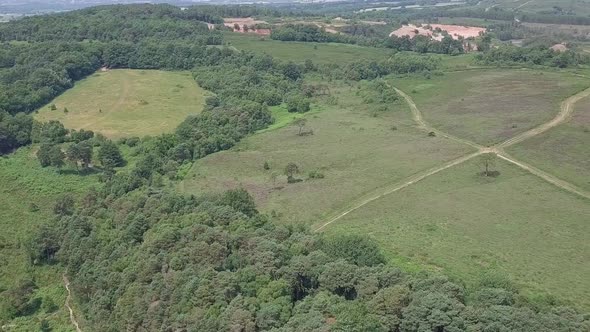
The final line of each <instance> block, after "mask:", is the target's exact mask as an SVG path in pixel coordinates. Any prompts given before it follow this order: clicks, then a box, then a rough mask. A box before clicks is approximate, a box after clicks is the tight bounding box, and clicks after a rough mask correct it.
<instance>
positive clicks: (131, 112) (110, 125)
mask: <svg viewBox="0 0 590 332" xmlns="http://www.w3.org/2000/svg"><path fill="white" fill-rule="evenodd" d="M206 95H207V92H205V91H204V90H203V89H201V88H200V87H199V86H198V85H197V84H196V82H195V81H194V79H193V78H192V76H191V74H190V73H189V72H167V71H158V70H123V69H117V70H110V71H107V72H97V73H95V74H93V75H91V76H90V77H88V78H86V79H84V80H82V81H80V82H77V83H76V85H75V86H74V87H73V88H72V89H69V90H67V91H66V92H64V93H63V94H62V95H60V96H59V97H57V98H55V100H53V101H52V102H50V103H49V104H48V105H47V106H45V107H43V108H42V109H41V110H39V114H37V115H36V117H35V118H36V119H37V120H39V121H48V120H59V121H61V122H62V123H63V124H64V125H65V126H66V127H67V128H72V129H86V130H93V131H96V132H100V133H102V134H104V135H105V136H107V137H110V138H119V137H131V136H146V135H158V134H161V133H165V132H172V131H173V130H174V129H175V128H176V126H177V125H178V124H179V123H180V122H182V121H183V120H184V119H185V118H186V117H187V116H188V115H191V114H195V113H199V112H200V111H201V110H202V108H203V105H204V101H205V96H206ZM52 104H55V105H56V106H57V110H54V111H52V110H50V108H49V105H52ZM64 108H67V109H68V113H65V112H64Z"/></svg>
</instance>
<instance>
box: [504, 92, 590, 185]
mask: <svg viewBox="0 0 590 332" xmlns="http://www.w3.org/2000/svg"><path fill="white" fill-rule="evenodd" d="M588 142H590V98H585V99H582V100H580V101H579V102H578V103H577V104H576V105H575V106H574V113H573V115H572V117H571V119H570V120H569V121H568V122H566V123H563V124H561V125H559V126H557V127H555V128H553V129H551V130H549V131H547V132H545V133H543V134H541V135H539V136H536V137H533V138H531V139H528V140H526V141H524V142H522V143H520V144H517V145H515V146H512V147H510V148H509V149H508V151H509V152H510V153H511V154H512V155H513V156H515V157H517V158H519V159H522V160H524V161H526V162H528V163H529V164H532V165H535V166H536V167H538V168H540V169H542V170H544V171H546V172H548V173H551V174H553V175H554V176H556V177H558V178H561V179H563V180H566V181H568V182H571V183H572V184H574V185H576V186H578V187H580V188H582V189H586V190H588V191H590V149H589V148H588Z"/></svg>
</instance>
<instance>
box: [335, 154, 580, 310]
mask: <svg viewBox="0 0 590 332" xmlns="http://www.w3.org/2000/svg"><path fill="white" fill-rule="evenodd" d="M497 170H499V171H500V172H501V175H500V176H499V177H498V178H495V179H486V178H482V177H480V176H478V175H476V173H477V172H478V171H479V166H478V164H477V161H476V160H475V161H470V162H468V163H465V164H462V165H459V166H456V167H454V168H451V169H448V170H446V171H443V172H442V173H440V174H438V175H436V176H432V177H430V178H427V179H425V180H424V181H422V182H420V183H417V184H415V185H413V186H410V187H408V188H406V189H404V190H402V191H400V192H397V193H394V194H391V195H389V196H385V197H383V198H381V199H379V200H377V201H374V202H372V203H370V204H367V205H366V206H364V207H363V208H361V209H359V210H357V211H354V212H352V213H350V214H349V215H347V216H345V217H344V218H343V219H341V220H339V221H337V222H336V223H334V224H332V225H330V226H329V227H328V228H326V232H328V233H357V234H369V235H371V236H372V237H374V238H375V239H376V240H377V241H378V242H379V243H381V245H382V246H383V248H384V249H385V250H386V252H387V253H388V254H389V255H390V257H391V258H392V259H394V260H398V261H402V262H403V261H404V260H405V261H407V262H409V263H408V265H409V266H411V267H415V266H417V265H418V266H430V267H431V268H432V269H435V270H440V269H442V270H444V272H445V273H448V274H451V275H454V276H457V277H459V278H460V279H461V280H464V281H465V282H467V283H468V284H473V283H475V282H477V280H478V278H479V276H480V275H481V274H482V273H483V272H484V271H488V270H490V269H492V270H498V271H502V272H505V273H507V274H508V275H509V276H510V277H511V278H512V279H513V280H514V281H515V282H516V283H517V284H519V285H521V286H523V288H524V290H525V294H527V295H529V296H531V297H532V298H535V296H540V295H541V294H546V293H548V294H552V295H554V296H557V297H558V298H561V299H568V300H571V301H572V303H574V304H576V305H581V306H584V307H586V308H588V307H590V301H589V299H590V279H588V278H586V276H588V275H589V274H590V265H588V264H586V263H585V262H587V261H588V260H589V259H590V243H589V242H588V241H587V236H586V235H587V234H588V232H589V231H590V224H588V220H587V216H588V215H590V204H588V201H587V200H584V199H581V198H578V197H577V196H574V195H571V194H569V193H566V192H563V191H560V190H559V189H557V188H555V187H554V186H552V185H550V184H548V183H546V182H544V181H542V180H541V179H538V178H536V177H535V176H533V175H531V174H529V173H526V172H525V171H522V170H520V169H518V168H515V167H514V166H512V165H509V164H506V163H503V162H499V161H498V163H497Z"/></svg>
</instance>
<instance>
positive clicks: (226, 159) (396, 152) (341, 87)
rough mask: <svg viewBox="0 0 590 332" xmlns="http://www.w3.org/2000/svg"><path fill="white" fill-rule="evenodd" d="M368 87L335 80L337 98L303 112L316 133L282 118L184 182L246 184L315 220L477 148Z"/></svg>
mask: <svg viewBox="0 0 590 332" xmlns="http://www.w3.org/2000/svg"><path fill="white" fill-rule="evenodd" d="M370 89H371V86H370V85H367V86H365V85H363V84H360V85H357V84H353V85H352V86H349V85H346V84H344V83H341V82H335V83H333V85H332V86H331V87H330V90H331V91H332V97H333V98H332V97H321V98H318V99H316V100H315V104H314V106H313V110H312V112H311V113H308V114H305V119H307V124H306V125H305V127H304V128H303V129H302V131H303V132H310V131H312V130H313V134H311V133H310V134H307V135H304V136H299V135H298V133H299V128H298V127H297V126H294V125H288V126H284V125H283V126H282V128H280V129H276V130H267V131H265V132H263V133H259V134H256V135H254V136H252V137H249V138H246V139H245V140H243V141H242V142H240V143H239V144H238V145H237V146H236V147H234V148H233V149H231V150H229V151H223V152H219V153H215V154H213V155H210V156H207V157H205V158H203V159H201V160H198V161H197V162H196V163H195V164H194V166H193V168H192V170H191V171H190V172H189V174H188V175H187V176H186V177H185V179H184V181H183V182H182V183H181V185H180V188H181V189H183V190H184V191H186V192H189V193H196V194H198V193H205V192H211V191H214V192H220V191H223V190H227V189H230V188H236V187H240V186H242V187H244V188H245V189H247V190H248V191H249V192H250V193H251V194H252V195H253V196H254V198H255V200H256V202H257V204H258V206H259V207H260V209H261V210H263V211H265V212H268V213H271V214H272V215H273V216H274V217H275V218H276V220H277V221H279V222H282V223H289V224H311V223H314V222H317V221H319V220H322V219H324V218H325V217H326V216H327V215H329V214H331V213H334V212H337V211H341V210H342V209H345V208H347V207H348V205H349V204H350V203H351V202H352V201H354V200H356V199H358V198H360V197H362V196H364V195H367V194H370V193H371V192H372V191H374V190H376V189H377V188H380V187H383V186H386V185H388V184H391V183H396V182H398V181H400V180H402V179H404V178H406V177H408V176H410V175H412V174H414V173H416V172H419V171H420V170H425V169H428V168H430V167H433V166H435V165H438V164H440V163H442V162H445V161H448V160H452V159H454V158H456V157H458V156H461V155H463V154H467V153H469V152H471V151H472V150H471V148H470V147H468V146H464V145H462V144H459V143H456V142H454V141H450V140H448V139H445V138H439V137H429V136H428V135H427V133H426V132H423V131H420V130H418V129H417V128H416V127H415V125H414V123H413V121H412V120H411V114H410V111H409V109H408V107H407V104H406V103H405V102H404V101H403V100H401V99H400V100H398V101H396V102H393V103H390V104H388V105H387V106H389V107H390V108H389V109H387V110H383V109H382V108H381V107H382V106H384V105H383V104H380V103H378V102H372V103H370V102H369V103H368V102H367V101H369V100H370V99H371V98H373V97H370V98H365V97H363V96H367V95H370V94H371V93H372V92H371V90H370ZM329 100H332V101H333V100H337V102H336V103H333V102H332V103H330V102H329ZM281 116H283V115H281ZM281 122H282V120H281ZM265 162H267V163H268V166H269V169H265V168H264V164H265ZM290 162H293V163H295V164H297V165H298V166H299V174H296V175H295V177H296V178H299V179H301V180H303V181H302V182H298V183H292V184H287V177H286V176H285V174H284V169H285V166H286V165H287V164H288V163H290ZM321 176H323V178H318V177H321Z"/></svg>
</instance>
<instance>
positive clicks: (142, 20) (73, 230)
mask: <svg viewBox="0 0 590 332" xmlns="http://www.w3.org/2000/svg"><path fill="white" fill-rule="evenodd" d="M228 13H229V14H234V15H250V14H251V12H250V11H248V10H246V9H240V10H238V9H231V7H229V9H224V10H220V9H218V8H217V7H203V9H202V10H201V9H200V7H194V8H190V9H188V10H186V11H181V10H180V9H177V8H175V7H172V6H167V5H131V6H107V7H97V8H90V9H85V10H81V11H76V12H71V13H65V14H58V15H51V16H40V17H32V18H27V19H23V20H21V21H17V22H13V23H10V24H6V25H0V39H1V40H2V42H3V43H4V44H3V47H2V48H1V49H0V153H2V154H5V153H8V152H10V151H12V150H14V149H16V148H18V147H21V146H25V145H28V144H31V143H38V144H39V150H38V152H37V154H36V156H37V157H38V159H39V162H40V164H41V165H42V166H44V167H56V168H59V167H61V166H63V163H64V162H65V161H66V160H68V161H72V162H73V163H74V164H75V165H76V167H78V165H81V167H82V168H86V167H88V164H89V161H90V160H92V159H93V158H92V156H93V155H94V154H95V153H96V155H97V159H98V160H99V162H100V165H96V168H99V169H100V170H101V171H103V176H102V177H101V181H102V184H101V186H100V187H98V188H96V189H94V190H92V191H90V192H88V193H87V194H85V195H80V196H72V195H68V194H64V195H63V196H61V197H59V198H58V199H57V201H56V204H55V207H54V212H55V219H51V220H45V221H43V224H42V225H41V227H39V230H38V232H36V233H34V234H32V236H31V239H30V242H29V243H27V250H28V253H29V255H30V259H31V261H32V262H33V263H34V264H35V265H45V264H47V265H50V264H58V265H59V266H62V267H63V268H64V269H65V270H66V273H67V276H68V277H69V278H70V280H71V282H72V290H73V294H74V299H75V302H76V307H77V308H78V309H79V310H80V312H79V313H78V314H79V315H81V316H82V317H83V319H82V321H83V322H84V328H85V330H87V331H105V332H107V331H123V330H126V331H416V332H423V331H437V332H438V331H448V332H453V331H474V332H475V331H523V332H524V331H587V330H588V329H590V321H589V320H588V317H586V316H584V315H581V314H579V313H577V312H576V311H575V310H574V309H571V308H567V307H561V306H555V307H552V306H549V307H535V306H533V305H532V304H531V303H528V300H527V299H526V297H525V296H522V295H520V294H519V292H518V291H517V289H516V287H514V285H512V284H511V283H510V282H509V281H507V280H506V279H505V278H503V277H500V276H495V275H488V276H486V277H485V278H483V279H482V282H481V284H479V285H477V287H476V288H475V289H471V290H470V291H467V290H466V288H465V287H464V286H463V285H462V284H461V282H460V281H454V280H450V279H449V278H447V277H444V276H440V275H438V274H429V273H419V274H410V273H405V272H402V271H401V270H400V269H398V268H397V267H395V266H392V265H390V264H387V262H386V259H385V258H384V256H383V255H382V253H381V252H380V251H379V248H378V246H377V245H376V244H375V243H373V242H372V241H371V240H369V239H367V238H364V237H361V236H354V235H351V236H338V237H333V238H327V237H324V236H322V235H319V234H315V233H310V232H309V231H308V230H306V229H304V228H298V227H286V226H278V225H276V224H274V223H273V220H272V217H271V216H267V215H264V214H261V213H259V212H258V210H257V207H256V206H255V204H254V201H253V199H252V197H251V196H250V195H249V194H248V193H247V192H246V191H245V190H243V189H237V190H232V191H228V192H225V193H223V194H216V195H213V194H204V195H201V196H189V195H181V194H178V193H175V192H174V190H172V189H170V187H169V186H166V185H165V184H166V183H169V182H168V181H174V180H176V179H178V178H179V177H182V173H181V169H182V166H183V165H187V164H190V163H191V162H192V161H194V160H196V159H198V158H202V157H204V156H206V155H209V154H211V153H214V152H217V151H221V150H226V149H229V148H231V147H232V146H234V145H235V144H236V143H237V142H238V141H239V140H240V139H242V138H244V137H245V136H247V135H249V134H251V133H253V132H255V131H257V130H259V129H262V128H265V127H267V126H268V125H270V124H271V123H272V121H273V119H272V117H271V114H270V112H269V110H268V106H272V105H278V104H281V103H286V104H287V105H288V109H289V110H290V111H294V112H305V111H307V110H309V98H310V97H311V96H312V95H313V93H314V92H313V89H314V88H313V86H312V87H310V86H304V85H303V83H302V78H303V77H304V76H305V75H308V74H313V75H324V76H325V77H329V78H332V79H344V80H355V81H358V80H372V79H376V78H379V77H381V76H385V75H388V74H409V73H430V72H433V71H435V70H436V69H437V68H438V66H439V62H440V61H439V59H438V58H437V57H435V56H428V55H419V54H403V53H397V54H395V55H393V56H392V57H391V58H390V59H387V61H381V62H378V61H366V60H359V61H356V62H352V63H349V64H343V65H336V64H334V65H316V64H314V63H312V62H311V61H310V62H306V63H304V64H296V63H293V62H283V61H280V60H278V59H274V58H272V57H271V56H268V55H260V54H253V53H247V52H237V51H235V50H232V49H230V48H223V47H218V46H219V45H221V44H222V35H221V34H220V33H219V32H218V31H210V30H209V29H207V26H206V25H205V24H204V23H203V22H211V23H218V22H220V18H219V17H220V15H226V14H228ZM269 14H274V15H279V14H278V13H269ZM285 29H294V30H293V31H296V34H297V33H302V34H304V35H305V36H308V35H310V36H314V37H312V38H322V37H321V36H322V31H319V32H318V31H317V30H314V31H311V32H309V33H308V32H307V31H302V30H301V29H302V28H300V27H297V26H294V27H286V28H285ZM282 33H284V34H288V33H289V32H288V31H286V30H279V31H278V32H276V34H277V35H280V34H282ZM277 35H275V36H274V37H273V38H277V39H281V38H286V37H280V38H279V37H277ZM289 38H291V37H289ZM294 38H300V37H294ZM301 38H303V37H301ZM305 38H307V37H305ZM282 40H283V39H282ZM284 40H290V39H284ZM293 40H298V39H293ZM311 41H321V40H320V39H318V40H311ZM420 42H423V41H420V40H419V39H418V40H416V41H411V42H410V41H409V40H405V39H402V40H397V39H392V40H391V41H390V42H389V43H391V46H390V47H392V48H396V49H398V50H400V51H402V50H414V49H413V48H415V47H417V46H416V45H415V44H418V43H420ZM404 43H405V44H407V43H410V46H395V45H398V44H404ZM412 43H415V44H412ZM433 44H435V43H433ZM435 45H437V46H432V47H441V49H440V51H439V52H437V53H449V54H453V53H454V52H456V51H457V50H458V46H456V45H455V42H453V41H452V39H450V38H445V39H444V40H443V42H441V43H440V46H438V44H435ZM208 46H210V47H208ZM211 46H212V47H211ZM428 47H430V46H428ZM522 50H523V51H518V52H523V53H526V54H520V53H517V51H513V50H512V49H510V50H505V49H498V50H494V51H491V52H490V53H486V54H485V55H483V56H482V57H481V58H480V61H484V62H487V63H493V62H494V61H495V59H500V60H501V61H513V62H533V63H535V64H537V62H535V61H536V60H533V59H531V58H534V59H537V58H538V57H540V59H541V60H539V62H538V64H551V65H557V66H561V64H562V62H560V61H565V62H564V64H565V65H566V66H567V65H573V64H574V62H573V60H572V61H570V60H568V59H561V55H560V59H558V60H555V59H556V56H555V55H554V54H553V53H542V54H540V55H536V53H534V54H528V53H527V52H528V51H527V49H522ZM415 51H420V50H415ZM513 52H514V53H515V54H513ZM568 56H570V55H568V54H567V53H566V54H565V55H563V57H564V58H565V57H568ZM102 66H106V67H111V68H142V69H184V70H187V69H190V70H192V72H193V75H194V78H195V80H196V81H197V82H198V83H199V85H200V86H201V87H203V88H205V89H207V90H209V91H211V92H213V93H214V96H212V97H209V98H208V99H207V101H206V106H205V109H204V111H203V112H202V113H200V114H198V115H194V116H191V117H189V118H187V119H186V120H185V121H184V122H182V123H181V124H180V125H179V126H178V127H177V129H176V130H175V132H173V133H170V134H163V135H160V136H156V137H146V138H125V139H121V140H119V141H117V142H113V141H110V140H108V139H106V138H105V137H104V136H102V135H100V134H98V133H96V134H95V133H93V132H91V131H82V130H81V131H73V130H68V129H67V128H64V126H63V125H62V124H61V123H59V122H57V121H53V122H48V123H39V122H37V121H35V120H33V119H32V117H31V115H30V114H28V113H31V112H33V111H34V110H35V109H37V108H38V107H40V106H42V105H44V104H45V103H47V102H48V101H49V100H51V98H53V97H55V96H56V95H58V94H60V93H61V92H63V91H64V90H66V89H68V88H70V87H71V86H72V84H73V83H74V82H75V81H77V80H79V79H81V78H83V77H85V76H87V75H89V74H90V73H92V72H94V71H95V70H96V69H98V68H100V67H102ZM90 129H92V128H90ZM65 142H67V143H69V144H68V146H67V149H66V150H65V152H64V151H63V149H62V147H63V144H64V143H65ZM122 145H127V146H129V147H133V148H134V153H135V154H136V156H135V157H136V159H137V160H136V162H135V163H134V165H133V166H132V167H129V169H126V170H124V171H116V168H117V167H119V166H121V165H124V164H125V160H124V159H123V157H122V155H121V153H120V151H119V149H120V148H119V147H120V146H122ZM34 288H35V281H34V280H22V282H21V283H20V286H18V287H16V288H13V289H0V291H1V292H2V293H1V296H0V323H4V322H7V321H9V320H10V319H13V318H15V317H18V316H22V315H26V314H29V313H30V312H31V311H33V312H34V311H35V310H37V309H38V308H39V307H40V306H43V305H45V304H43V303H42V301H41V300H40V299H38V298H34V297H32V296H31V294H32V290H33V289H34Z"/></svg>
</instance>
